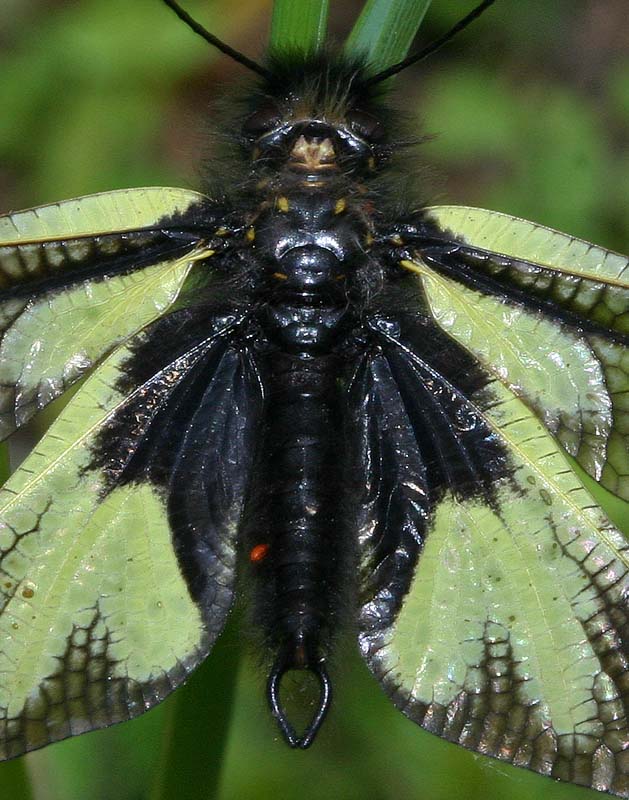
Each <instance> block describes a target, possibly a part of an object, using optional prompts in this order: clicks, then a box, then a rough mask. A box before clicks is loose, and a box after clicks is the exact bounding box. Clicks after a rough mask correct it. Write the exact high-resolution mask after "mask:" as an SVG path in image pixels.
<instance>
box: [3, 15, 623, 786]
mask: <svg viewBox="0 0 629 800" xmlns="http://www.w3.org/2000/svg"><path fill="white" fill-rule="evenodd" d="M168 4H169V5H170V6H171V7H173V8H174V9H175V10H176V11H177V12H178V13H179V14H180V16H183V17H184V19H186V21H188V22H189V23H190V24H193V23H192V21H191V20H190V19H189V18H188V17H187V15H186V14H185V13H184V12H183V11H182V10H181V9H180V8H179V7H178V6H177V5H176V4H175V3H173V2H169V3H168ZM488 5H489V3H483V4H481V6H479V7H478V9H477V10H476V12H473V14H474V13H476V14H478V13H480V10H482V9H484V8H485V7H486V6H488ZM470 19H471V17H470ZM464 23H465V21H464ZM195 29H196V30H197V32H200V33H201V34H202V35H204V36H206V38H210V39H211V40H212V41H214V40H213V37H211V35H209V34H207V32H206V31H203V30H202V29H199V26H197V25H195ZM238 58H239V60H240V61H241V62H242V61H243V58H242V57H241V56H238ZM244 63H245V64H246V65H247V66H249V67H250V68H251V69H253V70H254V71H255V72H257V73H258V75H259V78H260V83H259V85H258V88H257V90H255V91H254V92H253V94H252V98H251V100H250V107H249V109H248V111H247V112H246V113H245V114H244V115H243V118H242V121H241V128H240V131H241V133H240V146H241V148H242V152H243V177H242V182H241V186H242V187H243V188H242V189H241V191H240V193H238V194H237V195H236V196H235V197H234V199H233V200H232V201H231V202H230V201H227V200H223V199H220V200H218V199H216V198H213V197H207V196H204V195H201V194H196V193H194V192H189V191H184V190H177V189H137V190H125V191H121V192H111V193H107V194H102V195H96V196H92V197H86V198H80V199H78V200H72V201H67V202H65V203H60V204H54V205H52V206H47V207H43V208H39V209H36V210H34V211H25V212H18V213H17V214H12V215H9V216H6V217H4V218H2V219H1V220H0V266H1V268H2V280H3V286H2V295H0V303H1V306H0V308H1V312H2V324H3V326H4V338H3V340H2V350H1V351H0V356H1V357H2V362H1V366H0V385H1V386H2V387H3V398H2V401H3V404H2V423H3V426H4V433H5V434H8V433H10V432H11V431H12V430H13V429H14V428H16V427H18V426H19V425H21V424H23V423H24V422H25V421H26V420H27V419H28V418H30V416H31V415H32V414H34V413H35V412H36V411H37V410H39V409H40V408H42V407H43V406H44V405H46V404H47V403H48V402H49V401H50V400H52V399H53V398H54V397H56V396H58V395H59V394H60V393H62V392H63V391H64V390H65V388H67V387H68V386H69V385H71V384H72V383H73V382H74V381H76V380H77V379H78V378H79V377H81V376H82V375H84V374H85V373H86V371H87V370H89V369H90V368H91V367H92V366H93V365H94V364H97V363H98V364H99V367H98V369H97V370H96V371H95V372H94V373H93V375H92V376H91V377H89V378H88V379H87V381H86V383H85V385H84V386H83V387H82V388H81V389H80V391H79V392H78V394H77V395H76V397H75V398H74V399H73V400H72V401H71V403H70V404H69V405H68V406H67V408H66V410H65V411H64V412H63V413H62V414H61V416H60V417H59V419H58V420H57V422H56V423H55V424H54V425H53V427H52V428H51V430H50V432H49V433H48V434H47V436H46V437H44V439H43V440H42V441H41V443H40V444H39V445H38V446H37V448H36V450H35V451H34V452H33V454H32V455H31V456H30V457H29V458H28V459H27V461H26V462H25V463H24V465H23V466H22V467H21V468H20V469H19V470H18V471H17V472H16V474H15V475H14V476H13V477H12V478H11V480H10V481H9V482H8V484H7V486H6V487H5V489H4V491H3V495H2V505H1V509H0V518H1V521H2V522H1V524H2V528H1V529H0V537H1V538H0V547H1V549H2V554H1V558H0V570H1V571H0V589H1V590H2V597H3V606H2V613H1V614H0V630H1V634H0V635H1V636H2V642H3V645H2V652H1V654H0V674H1V675H2V679H1V681H0V708H2V709H3V712H2V713H3V718H2V723H1V724H0V748H2V755H3V756H4V757H5V758H9V757H13V756H16V755H19V754H21V753H23V752H25V751H27V750H30V749H34V748H36V747H40V746H43V745H45V744H48V743H49V742H51V741H55V740H58V739H61V738H64V737H66V736H68V735H72V734H75V733H80V732H82V731H84V730H87V729H92V728H97V727H103V726H106V725H109V724H111V723H113V722H117V721H121V720H123V719H127V718H129V717H132V716H135V715H137V714H138V713H141V712H142V711H143V710H145V709H146V708H147V707H150V706H151V705H154V704H156V703H157V702H159V701H160V700H161V699H162V698H163V697H164V696H165V695H166V694H168V693H169V692H170V691H171V689H173V688H174V687H175V686H177V685H178V684H180V683H181V682H183V681H184V680H185V678H186V676H187V675H188V674H189V672H190V671H191V670H192V669H193V668H194V667H195V666H196V665H197V664H198V663H199V662H200V661H201V660H202V659H203V658H204V657H205V655H206V654H207V653H208V651H209V650H210V648H211V646H212V644H213V642H214V641H215V639H216V637H217V636H218V635H219V633H220V631H221V629H222V627H223V625H224V623H225V619H226V617H227V614H228V612H229V609H230V607H231V605H232V602H233V599H234V593H235V582H236V577H237V576H239V577H240V578H241V579H242V582H243V584H248V585H249V586H250V587H251V592H250V593H251V600H250V606H251V612H250V616H251V620H252V623H253V625H252V627H253V628H254V629H255V630H258V631H260V638H261V640H262V642H261V644H262V646H263V647H264V648H265V649H266V651H267V652H268V653H269V669H268V685H267V696H268V700H269V704H270V707H271V711H272V713H273V715H274V717H275V718H276V720H277V722H278V724H279V727H280V730H281V731H282V734H283V735H284V737H285V739H286V740H287V742H288V743H289V744H290V745H291V746H293V747H298V748H305V747H308V746H309V745H310V744H311V743H312V741H313V739H314V737H315V735H316V733H317V730H318V729H319V727H320V725H321V724H322V722H323V719H324V717H325V714H326V712H327V709H328V707H329V704H330V700H331V691H332V680H331V678H330V676H329V674H328V666H327V665H328V661H329V656H330V653H331V652H332V651H333V648H334V640H335V632H336V630H337V628H339V627H340V628H343V626H347V625H348V620H347V617H348V616H349V617H351V618H352V619H353V620H355V622H354V623H352V624H353V625H355V626H356V627H357V628H358V632H359V646H360V649H361V652H362V654H363V655H364V657H365V659H366V661H367V663H368V664H369V666H370V668H371V669H372V671H373V672H374V674H375V675H376V677H378V678H379V679H380V680H381V682H382V684H383V686H384V688H385V690H386V691H387V692H388V693H389V694H390V696H391V697H392V699H393V701H394V702H395V703H396V704H397V705H398V706H399V707H400V708H402V710H403V711H404V712H405V713H406V714H407V715H408V716H409V717H410V718H411V719H413V720H414V721H416V722H418V723H419V724H421V725H422V726H423V727H425V728H427V729H429V730H432V731H433V732H435V733H437V734H439V735H441V736H443V737H444V738H447V739H450V740H453V741H457V742H459V743H460V744H463V745H465V746H467V747H469V748H471V749H475V750H479V751H482V752H483V753H486V754H489V755H495V756H497V757H499V758H502V759H505V760H507V761H510V762H512V763H514V764H516V765H520V766H527V767H529V768H531V769H533V770H537V771H539V772H543V773H546V774H551V775H552V776H553V777H556V778H561V779H565V780H572V781H574V782H576V783H581V784H584V785H588V786H593V787H594V788H598V789H600V790H606V791H610V792H612V793H616V794H618V795H620V796H623V795H625V796H626V795H627V794H628V793H629V787H628V786H627V777H626V767H625V765H624V758H623V756H624V750H625V748H626V744H627V730H626V716H625V700H624V697H625V694H624V683H625V681H626V673H625V670H626V665H625V657H626V652H627V650H626V644H625V637H626V635H627V632H626V630H625V627H626V623H625V617H624V609H625V607H626V580H627V578H626V561H627V555H626V543H625V541H624V539H623V538H622V537H621V536H620V534H619V533H618V532H617V531H615V530H613V529H612V528H611V526H610V525H609V523H608V522H607V520H605V519H604V517H603V516H602V514H601V513H600V511H599V510H598V509H597V507H596V506H594V505H593V503H592V500H591V498H590V497H589V495H588V494H587V493H586V492H585V490H584V489H583V488H582V486H581V485H580V483H579V482H578V480H577V478H576V477H575V475H574V473H573V472H572V470H571V469H570V468H569V466H568V464H567V462H566V460H565V457H564V454H563V452H562V448H563V450H565V451H567V452H568V453H570V454H571V455H573V456H574V457H575V458H576V459H577V461H578V462H579V463H580V464H581V465H582V466H583V467H584V468H585V469H586V470H587V471H588V472H590V473H591V474H592V475H594V476H595V477H596V478H598V479H599V480H601V482H602V483H603V484H604V485H605V486H607V487H608V488H609V489H611V490H612V491H614V492H616V493H617V494H618V495H619V496H622V497H625V498H627V497H629V488H628V483H629V480H628V476H627V473H628V469H627V467H628V459H627V439H626V431H627V426H626V403H625V404H624V405H623V401H624V399H625V398H626V396H627V383H628V380H627V376H626V369H627V367H626V359H627V356H626V349H625V348H626V344H627V334H628V330H629V326H628V323H627V318H628V312H629V309H628V299H627V298H628V296H629V286H628V281H627V274H628V270H627V260H626V259H625V258H624V257H622V256H618V255H616V254H613V253H609V252H607V251H604V250H602V249H601V248H597V247H595V246H593V245H588V244H586V243H583V242H580V241H578V240H575V239H572V238H571V237H568V236H565V235H563V234H560V233H556V232H554V231H549V230H548V229H545V228H542V227H539V226H536V225H534V224H532V223H527V222H524V221H521V220H517V219H514V218H512V217H508V216H505V215H502V214H498V213H495V212H488V211H481V210H478V209H469V208H457V207H449V206H441V207H433V208H423V209H420V210H417V209H414V208H412V207H409V208H408V210H407V211H406V212H405V213H402V214H400V212H399V210H398V208H397V202H394V201H396V200H397V198H393V197H391V195H390V194H388V193H387V188H386V184H385V180H384V179H386V175H387V173H388V171H389V170H390V169H391V168H392V166H393V163H392V162H393V161H394V159H395V153H396V150H395V148H394V146H393V145H394V143H395V140H394V134H393V133H392V132H391V131H390V130H389V129H388V126H387V121H388V117H387V114H386V112H385V111H384V110H383V106H382V104H381V102H380V101H379V99H378V88H379V86H380V84H382V82H383V81H384V80H385V79H386V78H387V77H388V76H389V75H390V74H392V71H387V70H385V71H384V72H381V73H380V74H373V73H370V72H369V71H368V70H367V69H366V68H365V67H364V66H361V65H360V64H358V63H353V62H349V61H348V60H347V59H343V58H341V57H336V58H335V57H333V56H329V55H325V56H323V55H319V54H315V55H310V56H308V57H304V58H303V60H302V62H301V63H298V64H296V62H295V57H294V56H293V57H292V58H291V59H282V58H281V57H277V58H276V59H275V60H271V61H270V63H269V65H268V66H264V67H261V66H260V65H257V64H254V63H253V62H249V61H248V60H244ZM399 68H401V65H396V67H395V69H399ZM322 76H323V77H322ZM394 208H395V212H394V211H393V209H394ZM130 308H132V309H133V313H129V309H130ZM62 319H63V330H62V329H61V327H60V321H61V320H62ZM68 329H71V330H72V335H71V337H69V336H68V335H67V333H65V331H67V330H68ZM42 332H44V333H42ZM33 342H34V343H35V344H36V347H33V346H32V344H33ZM509 354H511V357H509ZM558 362H559V363H560V367H561V368H560V370H557V364H558ZM542 423H543V424H542ZM121 541H122V542H124V547H121ZM52 597H54V598H59V599H55V601H54V603H51V602H50V598H52ZM446 614H447V617H448V619H449V620H450V624H449V625H448V626H447V627H444V625H443V621H442V620H443V617H444V616H445V615H446ZM293 670H301V671H305V672H308V673H310V675H311V676H313V677H314V678H315V680H316V683H317V685H318V689H317V692H316V697H314V698H313V700H314V707H315V711H314V714H313V717H312V719H311V720H310V721H309V723H308V724H307V725H306V727H305V729H304V730H297V729H296V727H295V725H294V722H293V721H292V719H291V717H290V715H289V714H288V713H287V710H286V708H285V707H284V705H283V702H282V696H281V686H282V680H283V678H284V675H285V674H286V673H287V672H288V671H293Z"/></svg>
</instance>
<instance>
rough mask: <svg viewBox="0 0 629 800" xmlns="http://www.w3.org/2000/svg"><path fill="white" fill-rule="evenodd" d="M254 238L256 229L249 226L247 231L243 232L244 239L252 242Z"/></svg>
mask: <svg viewBox="0 0 629 800" xmlns="http://www.w3.org/2000/svg"><path fill="white" fill-rule="evenodd" d="M255 238H256V229H255V228H253V227H251V228H249V229H248V230H247V233H245V239H246V240H247V241H248V242H253V241H255Z"/></svg>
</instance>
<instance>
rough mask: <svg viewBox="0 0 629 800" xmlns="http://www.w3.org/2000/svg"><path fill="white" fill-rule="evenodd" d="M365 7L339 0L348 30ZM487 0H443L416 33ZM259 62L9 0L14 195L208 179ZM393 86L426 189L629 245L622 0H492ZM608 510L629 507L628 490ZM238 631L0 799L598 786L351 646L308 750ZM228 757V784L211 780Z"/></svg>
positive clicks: (4, 35) (244, 10)
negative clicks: (385, 677)
mask: <svg viewBox="0 0 629 800" xmlns="http://www.w3.org/2000/svg"><path fill="white" fill-rule="evenodd" d="M361 5H362V4H361V3H360V2H354V1H353V0H352V1H350V0H343V1H342V2H341V1H340V0H337V2H334V0H333V1H332V29H333V31H334V32H335V34H336V36H337V37H338V38H341V37H342V36H343V35H344V34H346V33H347V32H348V31H349V28H350V27H351V23H352V20H353V19H354V17H355V15H356V13H357V11H358V9H359V8H360V7H361ZM471 5H472V3H471V2H465V1H464V0H434V2H433V6H432V7H431V9H430V11H429V14H428V17H427V20H426V23H425V25H424V26H422V33H421V36H420V40H421V42H425V41H428V40H430V39H432V38H434V37H435V36H438V35H439V34H440V33H442V32H443V31H444V30H445V29H446V28H447V27H448V26H449V25H451V24H452V23H453V22H454V21H455V20H456V19H458V18H459V17H461V16H463V15H464V14H465V13H467V11H468V10H469V9H470V8H471ZM188 8H189V9H190V10H191V11H192V12H194V13H195V15H196V16H197V17H198V18H199V19H201V20H202V21H203V22H204V24H206V26H207V27H208V28H210V29H211V30H212V31H213V32H215V33H216V34H217V35H219V36H222V37H224V38H225V39H226V40H227V41H229V43H230V44H232V45H233V46H234V47H236V48H238V49H241V50H244V51H245V52H246V53H247V54H248V55H249V56H251V57H254V58H259V57H260V56H261V54H262V52H263V50H264V45H265V41H266V37H267V33H268V25H269V19H270V2H265V1H263V0H196V2H193V0H190V2H189V3H188ZM246 78H247V75H246V73H244V71H243V70H242V69H241V68H240V67H238V66H235V65H233V64H232V63H231V62H230V61H229V60H227V59H226V58H224V57H219V56H218V55H217V54H216V53H214V52H213V51H212V50H211V49H209V47H207V46H205V45H204V44H203V42H201V41H200V40H198V39H197V38H196V37H195V36H193V34H192V33H190V32H189V31H188V30H187V29H185V28H184V27H183V25H181V24H180V23H178V22H177V20H176V18H175V17H174V15H173V14H172V12H170V11H168V10H167V9H165V8H163V7H162V6H161V5H160V3H159V2H158V1H157V0H76V2H70V0H66V1H65V2H61V1H57V2H53V1H52V0H2V9H1V10H0V210H2V211H7V210H11V209H17V208H20V207H26V206H31V205H37V204H40V203H45V202H49V201H53V200H58V199H62V198H65V197H70V196H74V195H81V194H88V193H90V192H95V191H103V190H107V189H114V188H121V187H128V186H141V185H175V186H182V187H190V188H194V187H196V186H197V185H198V182H199V180H198V163H199V153H200V152H204V153H205V152H209V153H211V152H212V150H211V142H210V141H209V131H210V130H211V128H212V124H211V120H212V119H213V118H214V116H215V115H216V111H217V108H218V101H219V98H221V97H225V96H227V97H229V96H232V95H237V94H238V93H239V91H240V87H241V85H242V81H243V79H246ZM396 93H397V95H398V97H399V98H400V102H401V105H402V106H403V107H404V110H405V112H406V113H407V114H408V115H410V117H411V119H416V124H417V130H418V132H423V133H426V134H431V135H433V138H432V139H431V140H430V141H429V142H427V143H426V144H424V145H423V146H422V148H421V151H420V153H419V158H420V159H421V162H422V164H423V165H424V166H423V167H422V168H421V169H419V170H417V171H415V167H413V175H416V176H417V177H416V180H417V181H421V183H422V187H421V193H422V195H424V196H425V197H426V200H427V202H452V203H459V204H469V205H479V206H485V207H488V208H495V209H498V210H501V211H505V212H510V213H514V214H518V215H521V216H524V217H527V218H531V219H534V220H536V221H538V222H541V223H544V224H547V225H550V226H553V227H557V228H560V229H562V230H565V231H567V232H570V233H573V234H576V235H579V236H582V237H585V238H588V239H591V240H593V241H596V242H597V243H599V244H602V245H605V246H607V247H610V248H613V249H618V250H621V251H625V252H626V251H627V250H629V213H628V210H629V20H628V18H627V3H626V0H528V2H522V0H498V2H497V3H496V5H495V7H494V8H493V9H492V10H491V11H489V12H487V14H486V15H485V16H484V17H483V18H482V19H481V20H480V21H479V22H478V23H477V24H475V26H474V27H473V28H472V29H470V30H469V31H468V32H466V33H465V34H464V35H463V36H461V37H460V38H459V39H457V40H456V42H453V43H452V44H450V45H449V46H448V47H447V48H446V49H444V50H443V51H441V52H440V53H439V54H438V55H436V56H434V57H433V58H432V59H431V60H430V61H429V62H428V63H424V64H422V65H421V66H419V67H415V68H413V69H412V70H410V71H408V72H407V73H406V74H404V75H403V76H401V77H400V78H399V79H398V81H397V87H396ZM410 171H411V167H410V165H409V172H410ZM228 179H229V176H226V180H228ZM424 184H425V188H424ZM601 496H602V497H603V499H604V495H601ZM611 512H612V513H614V514H623V513H624V514H625V520H626V519H627V514H626V505H625V506H624V509H623V507H621V506H620V505H619V504H617V505H615V506H612V507H611ZM616 518H617V519H619V517H618V516H617V517H616ZM444 622H445V621H444ZM239 639H240V635H239V633H238V629H237V627H236V626H232V627H231V629H230V631H228V634H227V636H226V637H225V640H224V641H222V642H221V643H220V644H219V646H218V647H217V649H216V651H215V652H214V653H213V654H212V656H211V657H210V658H209V659H208V662H207V663H206V665H205V666H204V667H203V668H202V670H201V671H200V673H199V674H198V675H197V676H196V677H195V679H193V681H192V682H191V684H190V685H189V686H188V687H187V688H186V689H184V690H183V691H181V692H178V693H177V695H176V696H175V701H174V702H171V701H169V702H167V703H166V704H164V706H162V707H160V709H158V710H156V711H154V712H152V713H151V714H149V715H147V716H146V717H143V718H142V719H140V720H138V721H136V722H133V723H129V724H127V725H123V726H119V727H117V728H114V729H112V730H110V731H106V732H102V733H95V734H91V735H89V736H84V737H80V738H79V739H76V740H72V741H69V742H66V743H63V744H61V745H58V746H55V747H54V748H49V749H47V750H45V751H43V752H42V753H39V754H36V755H34V756H29V757H28V758H27V759H25V760H24V762H23V763H26V764H27V765H28V780H29V782H30V789H29V788H28V787H25V786H22V788H16V787H17V786H18V784H17V781H18V780H19V779H20V775H19V771H18V770H19V768H17V767H15V766H14V765H12V764H8V765H1V766H0V798H3V799H4V798H5V797H8V796H9V793H10V794H11V798H12V800H25V798H27V797H29V792H31V793H32V795H31V796H33V797H35V798H37V800H42V799H44V798H45V800H75V798H76V799H77V800H78V798H81V799H82V798H84V797H85V798H87V797H90V798H93V799H94V800H99V799H100V798H102V799H103V800H110V799H111V798H116V800H118V799H119V800H132V799H133V800H135V799H136V798H137V799H138V800H139V799H140V798H151V800H157V798H158V797H166V796H168V797H173V798H174V797H176V798H184V797H195V798H198V800H204V798H210V797H212V798H214V797H218V798H220V800H224V799H226V798H230V799H231V798H234V799H236V798H238V799H240V798H254V799H255V800H258V798H259V799H260V800H262V799H263V798H279V799H280V800H290V799H292V798H295V799H296V800H297V799H299V800H308V799H309V798H328V797H330V798H343V800H345V798H369V800H381V799H382V800H394V799H395V800H407V799H409V800H410V798H413V799H415V798H417V800H424V799H425V800H428V799H430V800H442V799H443V800H445V799H446V798H453V799H454V800H459V798H461V800H462V799H463V798H465V800H468V799H469V800H475V799H476V798H484V799H486V798H489V799H490V800H492V798H505V800H516V798H522V799H523V798H530V797H536V798H556V799H557V800H559V799H560V798H563V799H564V800H569V798H574V800H579V798H581V800H586V798H588V797H592V798H594V797H597V796H598V795H596V794H595V793H593V792H591V793H589V792H587V791H584V790H578V789H574V788H572V787H569V786H559V785H555V784H553V783H552V782H551V781H548V780H544V779H542V778H538V777H536V776H532V775H529V774H527V773H524V772H523V771H522V770H514V769H511V768H509V767H507V766H505V765H503V764H500V763H498V762H495V761H489V760H487V759H483V758H482V757H479V756H476V755H473V754H470V753H466V752H464V751H462V750H461V749H460V748H456V747H454V746H451V745H448V744H446V743H444V742H441V741H439V740H437V739H435V738H434V737H431V736H430V735H429V734H426V733H424V732H422V731H420V730H419V729H417V728H416V727H415V726H413V725H412V724H411V723H408V722H407V721H406V720H405V719H404V718H403V717H402V715H401V714H400V713H399V712H397V711H396V710H395V709H394V708H393V707H392V706H391V705H390V703H389V702H388V701H387V700H386V698H384V696H383V695H382V692H381V690H380V689H379V686H378V685H377V684H376V683H375V682H374V681H373V680H371V679H370V677H369V675H368V674H367V672H366V669H365V668H364V667H363V666H362V665H361V664H360V663H359V660H358V658H357V656H356V655H355V654H354V653H353V649H352V648H351V647H350V646H348V653H347V657H346V658H344V659H343V661H344V662H346V663H344V664H343V667H342V669H341V672H342V676H341V679H340V681H339V683H338V690H337V697H336V702H335V706H334V709H333V711H332V714H331V717H330V719H329V721H328V722H327V724H326V726H325V727H324V730H323V731H322V733H321V735H320V739H319V740H318V741H317V743H316V745H315V746H314V747H313V748H312V750H311V751H309V752H308V753H293V752H290V751H289V750H288V749H287V748H286V747H285V745H284V744H283V743H281V742H280V741H279V740H278V735H277V733H276V731H275V729H274V728H273V726H272V723H271V721H270V720H269V717H268V714H267V712H266V709H265V706H264V700H263V695H262V692H263V676H262V675H261V674H260V672H259V670H258V668H257V667H256V665H255V664H253V663H252V662H251V661H245V662H244V663H242V665H241V666H240V667H238V681H237V684H238V685H237V688H236V692H235V695H234V696H232V695H231V687H232V680H231V679H232V677H233V675H234V674H235V671H236V669H237V664H238V663H240V662H239V660H238V659H239V654H240V642H239ZM195 713H196V714H197V715H198V716H197V717H195V716H194V715H195ZM230 719H231V724H230V725H229V727H228V728H225V727H224V726H223V723H225V725H227V722H228V721H229V720H230ZM215 736H217V737H218V739H220V742H223V743H226V744H225V746H226V750H225V752H224V753H223V754H221V745H220V743H219V744H218V745H217V744H216V743H215V742H214V738H213V737H215ZM173 742H174V743H175V744H173ZM173 748H175V749H174V750H173ZM204 761H205V762H207V763H203V767H204V768H206V769H207V770H208V772H209V773H212V771H214V773H213V774H211V775H210V777H209V778H207V781H206V783H204V782H203V779H202V778H199V776H198V774H197V773H198V765H199V763H200V762H201V763H202V762H204ZM219 768H220V788H219V789H218V790H217V789H216V788H209V787H210V786H211V781H212V780H215V779H216V772H217V771H218V770H219ZM22 777H23V776H22ZM156 786H157V787H158V788H155V787H156ZM165 786H168V787H171V788H169V789H168V791H166V790H165V789H164V787H165ZM150 787H153V788H150ZM159 787H161V789H160V788H159Z"/></svg>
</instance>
